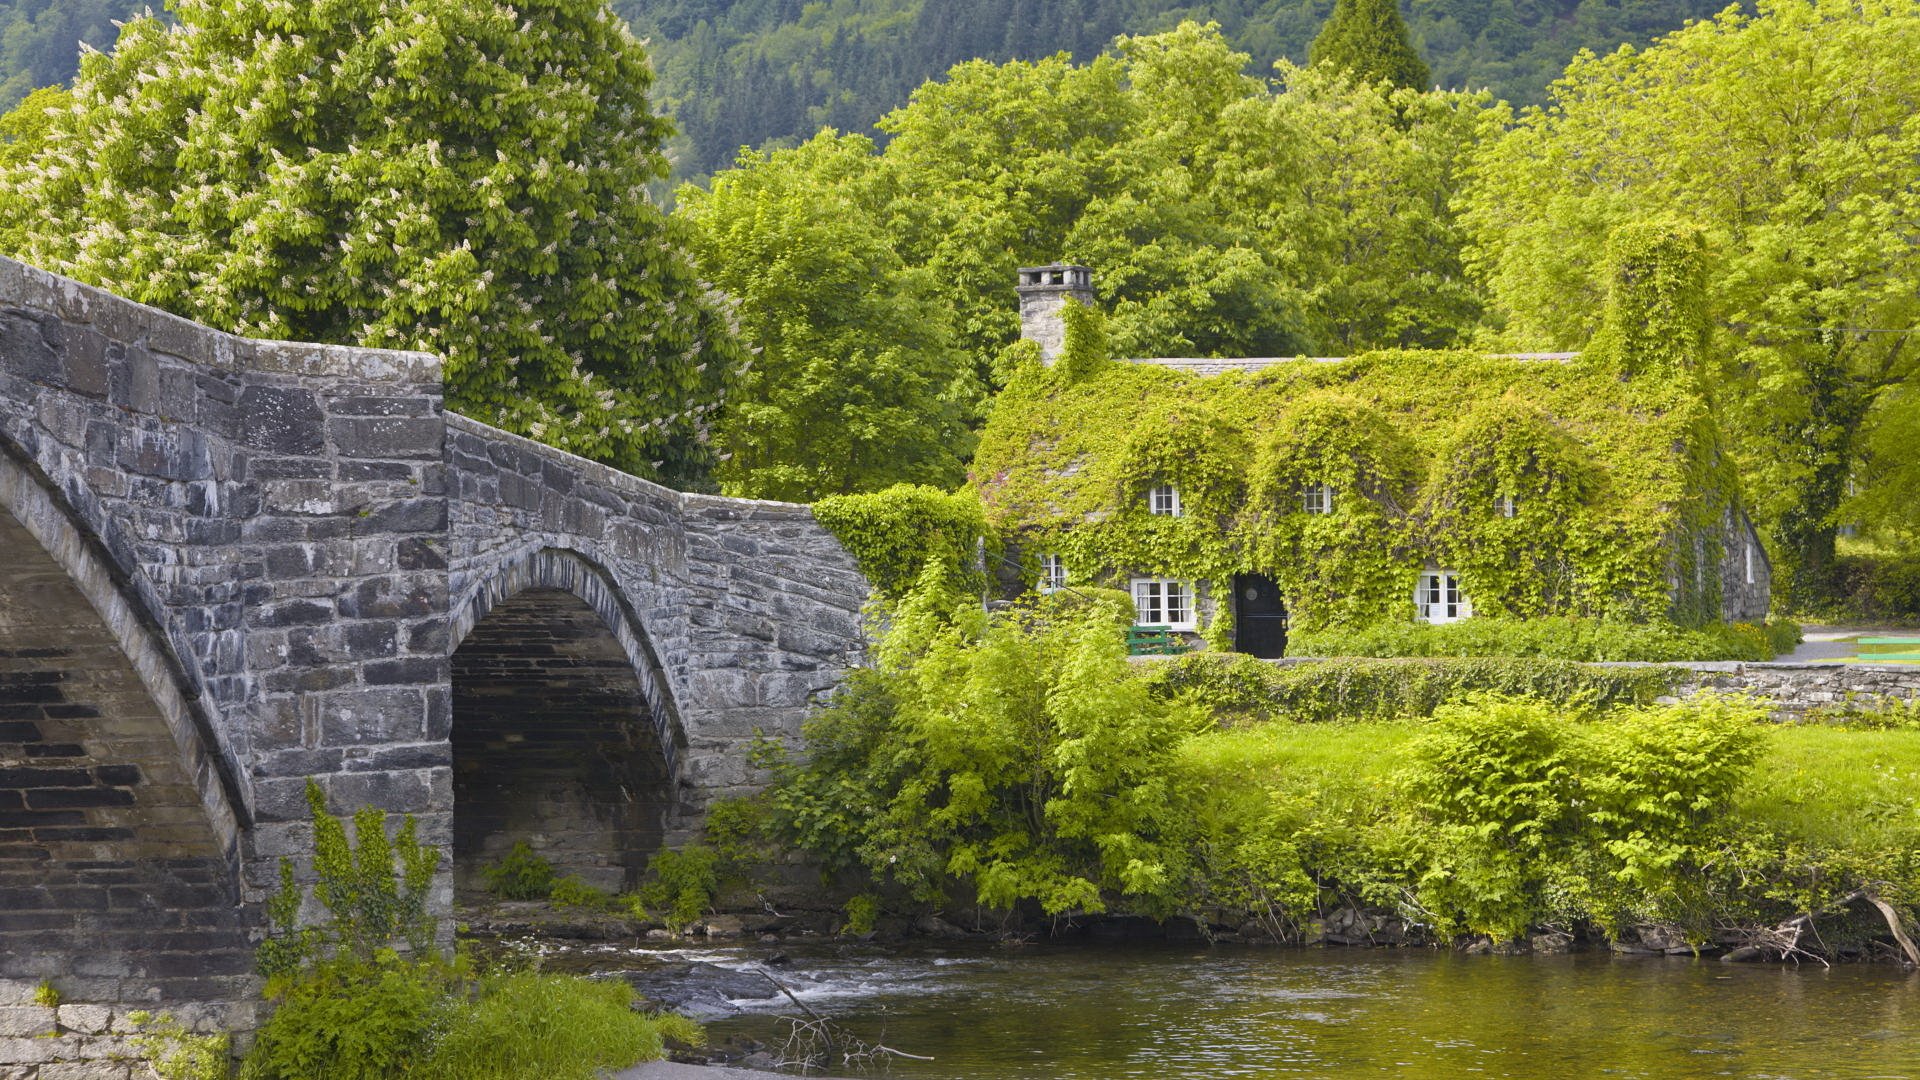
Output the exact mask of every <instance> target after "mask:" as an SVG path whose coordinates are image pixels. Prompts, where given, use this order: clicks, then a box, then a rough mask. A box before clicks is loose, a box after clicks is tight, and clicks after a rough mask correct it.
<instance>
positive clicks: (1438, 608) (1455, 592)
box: [1413, 570, 1473, 623]
mask: <svg viewBox="0 0 1920 1080" xmlns="http://www.w3.org/2000/svg"><path fill="white" fill-rule="evenodd" d="M1413 606H1414V612H1415V614H1416V616H1417V617H1418V618H1419V619H1420V621H1421V622H1428V623H1450V622H1459V621H1460V620H1461V619H1465V618H1470V617H1472V615H1473V605H1472V604H1471V603H1469V602H1468V601H1467V596H1466V594H1465V593H1463V592H1461V591H1460V578H1459V575H1457V574H1455V573H1454V572H1453V571H1451V570H1427V571H1424V572H1422V573H1421V575H1420V585H1419V587H1418V588H1416V589H1415V590H1414V593H1413Z"/></svg>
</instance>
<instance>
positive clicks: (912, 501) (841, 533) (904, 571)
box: [813, 484, 989, 598]
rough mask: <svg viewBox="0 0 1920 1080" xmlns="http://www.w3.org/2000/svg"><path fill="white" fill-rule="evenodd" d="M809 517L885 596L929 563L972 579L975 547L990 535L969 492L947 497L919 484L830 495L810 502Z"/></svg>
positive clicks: (905, 584) (900, 589)
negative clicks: (931, 561)
mask: <svg viewBox="0 0 1920 1080" xmlns="http://www.w3.org/2000/svg"><path fill="white" fill-rule="evenodd" d="M813 515H814V517H815V518H817V519H818V520H819V522H820V524H821V525H823V526H825V527H826V529H827V531H828V532H831V533H832V534H833V535H834V536H835V538H837V539H838V540H839V541H840V543H841V544H843V545H845V546H846V549H847V550H848V551H849V552H851V553H852V554H853V558H854V561H855V562H857V563H858V564H859V566H860V572H861V573H863V574H865V575H866V576H867V580H868V581H870V582H872V583H873V588H874V591H876V592H878V593H879V594H880V595H881V596H883V597H887V598H895V597H898V596H900V595H901V594H903V593H905V592H906V591H907V590H908V589H910V588H911V587H912V586H913V584H914V582H915V580H916V579H918V578H919V576H920V574H921V570H922V568H923V567H924V566H925V565H926V563H927V561H928V560H929V559H937V560H939V561H940V563H941V564H942V566H944V567H945V568H947V570H948V571H949V572H950V573H954V574H959V575H964V576H966V577H968V579H969V580H971V579H974V578H977V577H978V576H979V571H978V569H977V564H978V560H977V558H976V555H975V550H976V545H977V544H979V543H980V542H981V540H982V539H983V538H986V537H987V536H988V535H989V533H988V529H987V519H986V513H985V511H983V510H982V509H981V508H980V500H979V499H977V498H975V497H974V495H973V494H972V493H971V492H960V493H958V494H954V495H949V494H947V493H945V492H943V491H941V490H940V489H938V488H932V487H927V486H925V485H919V484H895V485H894V486H893V487H890V488H888V489H886V490H885V491H876V492H874V493H872V494H869V495H831V496H828V497H827V498H824V499H821V500H820V501H819V502H816V503H814V504H813Z"/></svg>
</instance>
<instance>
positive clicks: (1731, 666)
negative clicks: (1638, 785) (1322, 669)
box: [1272, 656, 1920, 720]
mask: <svg viewBox="0 0 1920 1080" xmlns="http://www.w3.org/2000/svg"><path fill="white" fill-rule="evenodd" d="M1325 659H1326V658H1320V657H1292V656H1290V657H1287V658H1286V659H1284V660H1274V661H1272V663H1274V664H1275V665H1279V666H1292V665H1294V664H1318V663H1324V662H1325ZM1592 666H1594V667H1611V668H1662V669H1666V670H1672V671H1677V672H1678V673H1679V675H1678V677H1677V679H1676V681H1675V682H1674V684H1673V693H1672V694H1671V695H1669V696H1668V697H1665V698H1662V699H1661V700H1663V701H1679V700H1684V699H1686V698H1690V697H1692V696H1694V695H1695V694H1698V693H1701V692H1703V691H1708V690H1712V691H1717V692H1720V693H1730V694H1740V693H1750V694H1754V695H1756V696H1758V697H1764V698H1766V699H1767V700H1768V701H1771V702H1772V703H1773V715H1774V719H1776V720H1798V719H1800V718H1801V717H1803V716H1805V715H1806V714H1807V713H1808V712H1810V711H1812V710H1814V709H1823V708H1826V709H1831V708H1837V707H1842V706H1846V705H1848V704H1850V703H1851V704H1853V705H1855V706H1856V707H1858V708H1862V709H1872V708H1878V707H1885V706H1886V705H1888V704H1890V703H1912V702H1916V701H1920V664H1862V663H1840V662H1835V661H1825V662H1816V663H1778V662H1773V663H1748V662H1745V661H1738V660H1716V661H1695V662H1692V663H1675V664H1654V663H1635V662H1624V661H1603V662H1600V663H1596V664H1593V665H1592Z"/></svg>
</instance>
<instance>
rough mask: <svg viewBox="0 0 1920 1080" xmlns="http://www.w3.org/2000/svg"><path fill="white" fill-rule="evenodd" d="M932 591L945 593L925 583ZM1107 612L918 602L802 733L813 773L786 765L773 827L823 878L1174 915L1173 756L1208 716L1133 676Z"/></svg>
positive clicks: (907, 604) (1178, 822)
mask: <svg viewBox="0 0 1920 1080" xmlns="http://www.w3.org/2000/svg"><path fill="white" fill-rule="evenodd" d="M929 584H930V585H931V584H937V581H932V580H931V579H930V580H929ZM1122 625H1123V623H1122V622H1121V621H1119V620H1118V619H1116V617H1115V612H1113V611H1112V610H1110V609H1109V608H1108V607H1107V606H1106V605H1104V604H1101V603H1092V604H1088V603H1080V602H1075V603H1065V602H1063V603H1054V602H1053V601H1051V600H1048V599H1045V598H1040V599H1037V600H1034V601H1031V602H1028V603H1023V604H1016V605H1014V606H1013V607H1010V608H1009V609H1007V610H1006V611H1004V612H999V613H996V614H995V615H993V616H991V617H989V616H988V615H986V614H984V613H982V612H981V611H980V608H979V604H978V601H977V600H976V601H968V600H966V599H964V598H960V597H956V596H953V595H950V594H940V593H938V592H937V590H934V591H927V590H922V591H917V592H916V593H914V594H910V595H909V596H908V597H907V598H905V599H904V600H903V602H902V603H901V605H900V607H899V608H898V610H897V611H896V612H895V615H894V618H893V619H892V620H891V624H890V626H889V628H888V630H887V632H886V634H885V636H884V637H883V639H882V640H881V641H880V642H879V645H878V648H877V649H876V650H875V651H876V653H877V655H878V656H879V658H880V664H879V666H878V669H877V670H874V671H871V672H869V673H866V674H864V675H862V676H859V677H857V678H855V679H853V680H851V681H850V682H849V683H848V685H847V687H846V688H845V689H844V690H843V691H842V692H841V694H839V695H838V696H836V697H835V698H834V699H833V701H832V702H831V703H830V704H829V705H828V706H827V707H826V708H825V709H824V710H822V711H821V712H820V713H818V714H816V715H815V716H814V717H813V718H812V719H811V720H810V721H809V723H808V727H807V738H808V753H809V757H808V760H807V761H805V762H794V761H787V762H784V763H779V764H777V766H776V783H775V786H774V789H773V790H772V792H771V793H770V795H769V801H770V806H771V812H772V818H773V821H774V824H775V827H776V828H778V829H779V830H780V832H781V833H782V834H783V835H786V836H788V837H791V838H792V839H793V840H794V841H796V842H797V843H799V844H800V845H802V846H804V847H805V848H807V849H808V850H810V851H811V852H813V853H814V854H815V855H816V856H817V857H819V858H820V859H821V861H822V862H823V863H824V864H825V865H826V868H827V869H829V870H834V871H839V870H852V871H856V872H863V873H865V874H867V875H869V876H870V877H872V878H873V879H874V880H876V881H885V882H891V883H893V884H897V885H900V886H902V887H904V888H906V889H907V890H909V891H911V892H912V893H913V894H915V895H916V896H918V897H921V898H927V899H933V898H938V897H941V896H943V895H944V894H945V892H946V890H947V888H948V886H949V885H952V884H956V883H959V884H966V885H971V886H972V887H973V888H974V890H975V892H976V894H977V895H978V897H979V898H980V901H981V902H982V903H985V904H988V905H990V906H996V907H1010V906H1012V905H1013V904H1015V903H1016V902H1019V901H1024V900H1031V901H1034V902H1036V903H1037V904H1038V905H1039V906H1040V907H1041V909H1042V910H1044V911H1046V912H1048V913H1052V914H1058V913H1062V912H1067V911H1072V910H1086V911H1098V910H1102V908H1103V907H1104V903H1105V901H1104V899H1103V895H1102V894H1103V892H1107V891H1111V892H1116V893H1120V894H1124V895H1126V896H1128V897H1130V898H1131V899H1133V900H1134V901H1136V902H1138V903H1140V904H1142V905H1144V906H1147V907H1155V906H1161V907H1164V906H1166V905H1169V904H1171V903H1172V902H1173V901H1174V900H1176V899H1177V898H1178V897H1179V896H1180V895H1181V892H1182V890H1183V882H1184V879H1185V875H1186V866H1185V862H1186V854H1187V847H1186V843H1185V833H1186V831H1187V829H1188V828H1189V822H1188V821H1186V820H1185V819H1184V818H1182V817H1181V815H1180V813H1179V811H1178V809H1177V808H1176V807H1175V806H1174V805H1173V801H1174V795H1175V792H1174V791H1173V790H1172V786H1171V781H1170V775H1169V774H1170V765H1171V759H1172V755H1173V752H1174V750H1175V749H1176V748H1177V746H1178V745H1179V743H1180V742H1181V740H1182V739H1184V738H1185V737H1186V736H1187V734H1189V733H1190V732H1191V731H1192V730H1194V729H1195V728H1196V727H1197V726H1198V724H1199V720H1200V717H1199V716H1198V714H1196V713H1194V712H1193V711H1192V710H1189V709H1186V708H1184V707H1182V706H1179V705H1176V704H1172V703H1169V702H1167V701H1165V700H1163V699H1157V698H1155V697H1154V696H1153V695H1151V694H1150V693H1148V691H1147V687H1146V685H1145V683H1144V682H1143V681H1142V680H1140V679H1139V678H1137V677H1135V674H1134V672H1133V669H1132V666H1131V665H1130V664H1129V663H1128V661H1127V657H1126V648H1125V641H1124V636H1123V635H1122V634H1121V633H1120V632H1119V628H1120V627H1121V626H1122Z"/></svg>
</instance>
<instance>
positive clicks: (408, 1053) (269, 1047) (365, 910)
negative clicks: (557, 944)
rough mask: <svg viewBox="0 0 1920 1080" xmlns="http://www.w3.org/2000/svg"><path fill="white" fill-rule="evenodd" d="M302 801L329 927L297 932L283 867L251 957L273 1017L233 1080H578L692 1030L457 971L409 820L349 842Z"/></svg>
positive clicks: (560, 986)
mask: <svg viewBox="0 0 1920 1080" xmlns="http://www.w3.org/2000/svg"><path fill="white" fill-rule="evenodd" d="M307 797H308V805H309V807H310V808H311V810H312V816H313V831H314V871H315V876H316V878H317V880H316V881H315V882H314V885H313V896H314V897H315V898H316V899H317V900H318V901H319V902H320V904H321V907H322V908H323V909H324V910H325V912H326V919H325V921H323V922H321V923H320V924H318V925H315V926H301V925H299V921H298V917H299V913H300V908H301V904H302V899H303V898H302V894H301V890H300V888H299V886H298V885H297V884H296V881H295V877H294V872H293V865H292V863H291V862H290V861H286V860H283V861H282V862H281V866H280V874H281V888H280V890H279V892H277V893H276V894H275V895H274V896H273V897H271V898H270V899H269V900H268V913H269V916H270V917H271V920H272V929H271V931H270V932H269V936H268V939H267V941H265V942H264V943H262V945H261V947H260V955H259V959H260V966H261V969H262V970H263V971H264V972H265V973H267V974H268V975H269V976H270V978H269V979H268V983H267V991H268V994H269V996H270V997H271V998H272V999H274V1000H275V1001H276V1002H277V1007H276V1008H275V1009H274V1012H273V1015H272V1016H271V1017H270V1018H269V1019H268V1020H267V1022H266V1023H265V1024H264V1025H262V1026H261V1028H260V1030H259V1032H258V1034H257V1035H256V1037H255V1043H254V1049H253V1050H252V1052H251V1053H249V1054H248V1055H247V1059H246V1061H245V1063H244V1066H243V1069H242V1074H241V1075H242V1078H243V1080H314V1078H316V1077H325V1078H326V1080H385V1078H387V1077H394V1076H421V1077H434V1078H442V1077H445V1078H452V1077H460V1078H462V1080H466V1078H475V1077H479V1078H490V1077H500V1078H503V1080H504V1078H506V1077H521V1076H541V1077H563V1078H564V1077H577V1078H580V1080H587V1078H589V1077H592V1076H594V1075H596V1074H597V1073H598V1071H599V1070H601V1069H606V1068H624V1067H625V1066H627V1065H631V1064H633V1063H634V1062H635V1061H638V1060H640V1059H641V1058H642V1057H645V1056H648V1055H654V1056H657V1055H658V1054H659V1051H660V1039H661V1032H662V1031H663V1030H673V1031H675V1032H676V1033H680V1034H688V1033H689V1032H690V1030H691V1029H690V1025H688V1024H687V1022H685V1021H681V1020H679V1019H678V1018H674V1019H672V1020H667V1019H650V1018H648V1017H644V1016H641V1015H638V1014H636V1013H634V1012H632V1010H631V1003H632V992H631V990H630V989H629V988H627V987H626V986H624V985H619V984H613V985H608V984H602V983H595V982H592V981H590V980H586V979H580V978H574V977H567V976H541V975H537V974H533V973H523V974H521V975H508V976H496V977H491V978H487V979H481V980H477V981H476V980H475V979H473V978H472V977H471V976H470V975H469V973H468V970H467V966H466V964H465V963H464V961H463V960H461V959H459V958H456V959H455V960H454V961H451V962H450V961H448V960H446V959H445V958H444V957H443V956H442V955H441V954H440V953H439V952H438V951H436V950H435V948H434V931H435V922H434V920H433V919H432V918H431V917H430V916H428V915H427V913H426V908H425V893H426V889H427V886H428V885H429V884H430V883H431V880H432V876H433V870H434V867H435V866H436V865H437V863H438V859H439V852H438V851H436V850H434V849H431V848H426V847H423V846H422V845H420V844H419V843H418V841H417V840H416V839H415V837H414V823H413V819H412V818H411V817H409V818H407V819H405V821H404V823H403V824H402V825H401V827H400V828H399V830H397V834H396V836H395V837H394V839H393V840H391V841H389V840H388V839H387V832H386V821H385V819H384V816H383V815H382V814H380V813H379V811H377V810H371V809H362V810H360V811H359V812H358V813H356V814H355V815H354V827H353V832H352V835H351V836H349V834H348V832H347V830H346V828H345V827H344V826H343V825H342V824H341V823H340V822H339V821H336V820H335V819H333V818H332V817H329V816H328V815H327V813H326V807H325V801H324V798H323V797H322V795H321V793H320V790H319V788H318V787H317V786H315V785H313V784H311V783H309V785H308V787H307ZM396 863H398V866H399V873H396V872H395V864H396ZM571 881H572V879H566V882H571ZM566 882H563V883H562V884H563V885H564V884H565V883H566ZM573 884H574V885H575V886H578V887H579V888H586V887H585V886H584V885H580V884H579V883H578V882H573ZM589 891H592V890H589ZM594 895H595V896H600V894H598V893H597V892H595V893H594ZM602 902H604V899H602ZM401 948H405V949H406V950H408V953H409V955H402V953H401V951H400V949H401Z"/></svg>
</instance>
